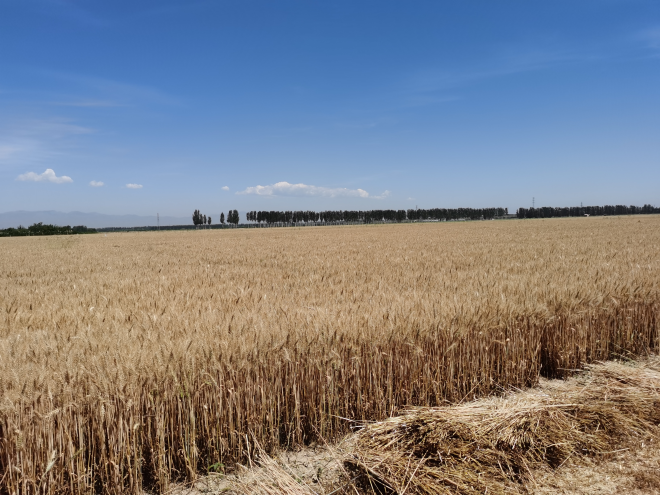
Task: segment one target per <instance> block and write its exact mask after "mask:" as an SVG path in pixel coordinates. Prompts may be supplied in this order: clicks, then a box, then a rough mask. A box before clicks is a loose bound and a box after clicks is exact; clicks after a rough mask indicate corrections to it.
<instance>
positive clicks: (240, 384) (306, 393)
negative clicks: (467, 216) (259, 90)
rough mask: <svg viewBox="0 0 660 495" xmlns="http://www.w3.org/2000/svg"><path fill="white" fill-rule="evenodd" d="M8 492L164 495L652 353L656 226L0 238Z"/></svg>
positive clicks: (644, 221) (0, 485) (659, 276)
mask: <svg viewBox="0 0 660 495" xmlns="http://www.w3.org/2000/svg"><path fill="white" fill-rule="evenodd" d="M0 252H1V253H2V256H1V257H0V311H1V314H2V317H0V493H24V494H28V493H50V494H55V493H135V494H137V493H140V492H141V490H142V489H143V488H149V489H152V490H154V491H156V492H161V493H162V492H164V491H166V490H167V489H168V487H169V486H170V483H172V482H173V481H180V480H193V479H195V477H197V476H198V475H199V474H203V473H206V472H209V471H217V470H221V469H223V468H224V467H228V466H231V465H232V464H234V463H236V462H242V461H244V460H245V459H246V458H248V457H250V456H252V455H253V454H254V449H255V442H258V444H259V445H260V446H262V447H264V448H265V449H266V450H267V451H269V450H272V449H274V448H278V447H284V448H287V447H295V446H299V445H302V444H306V443H309V442H312V441H317V440H319V439H320V438H323V439H328V440H332V439H334V438H337V437H339V436H340V435H343V434H345V433H346V432H347V431H349V429H350V426H351V424H352V423H351V421H349V420H356V421H359V420H380V419H384V418H386V417H388V416H392V415H396V413H397V411H400V410H402V409H403V408H406V407H409V406H415V405H429V406H435V405H441V404H446V403H456V402H459V401H462V400H466V399H472V398H474V397H480V396H485V395H488V394H492V393H497V392H499V391H501V390H503V389H506V388H509V387H525V386H529V385H533V384H534V383H535V382H536V381H537V379H538V377H539V376H540V375H545V376H553V377H558V376H563V375H566V374H569V373H571V371H572V370H575V369H577V368H579V367H581V366H582V365H583V364H584V363H587V362H592V361H596V360H601V359H607V358H610V357H613V356H621V355H623V356H626V355H639V354H644V353H646V352H648V351H649V350H657V348H658V337H659V330H660V325H659V323H658V316H659V309H660V305H659V303H660V297H659V291H658V289H659V288H658V280H660V217H659V216H655V215H648V216H644V217H639V216H637V217H601V218H568V219H548V220H522V221H519V220H507V221H484V222H465V223H460V222H447V223H415V224H402V225H372V226H353V227H316V228H283V229H245V230H242V229H236V230H222V231H203V230H200V231H187V232H186V231H184V232H167V233H165V232H151V233H122V234H108V235H107V236H105V235H100V234H99V235H87V236H66V237H64V236H62V237H28V238H3V239H0Z"/></svg>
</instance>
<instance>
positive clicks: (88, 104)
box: [50, 99, 126, 108]
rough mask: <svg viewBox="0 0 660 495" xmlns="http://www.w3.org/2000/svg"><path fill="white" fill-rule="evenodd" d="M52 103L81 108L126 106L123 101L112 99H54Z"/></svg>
mask: <svg viewBox="0 0 660 495" xmlns="http://www.w3.org/2000/svg"><path fill="white" fill-rule="evenodd" d="M50 104H51V105H54V106H58V107H79V108H113V107H125V106H126V105H125V104H123V103H118V102H116V101H111V100H94V99H90V100H70V101H66V100H65V101H53V102H51V103H50Z"/></svg>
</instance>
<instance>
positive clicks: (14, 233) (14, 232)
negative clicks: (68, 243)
mask: <svg viewBox="0 0 660 495" xmlns="http://www.w3.org/2000/svg"><path fill="white" fill-rule="evenodd" d="M72 234H96V229H90V228H87V227H85V226H84V225H76V226H75V227H71V226H70V225H65V226H59V225H51V224H43V223H42V222H39V223H35V224H32V225H30V226H29V227H27V228H26V227H23V226H22V225H19V226H18V228H8V229H4V230H0V237H21V236H29V235H72Z"/></svg>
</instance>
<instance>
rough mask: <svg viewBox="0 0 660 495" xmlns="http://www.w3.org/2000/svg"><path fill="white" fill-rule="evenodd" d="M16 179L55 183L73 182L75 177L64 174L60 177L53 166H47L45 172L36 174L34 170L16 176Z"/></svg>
mask: <svg viewBox="0 0 660 495" xmlns="http://www.w3.org/2000/svg"><path fill="white" fill-rule="evenodd" d="M16 180H22V181H31V182H52V183H54V184H65V183H67V182H73V179H72V178H71V177H68V176H66V175H62V176H60V177H58V176H57V175H55V171H54V170H53V169H52V168H47V169H46V171H45V172H44V173H43V174H36V173H34V172H28V173H26V174H21V175H19V176H18V177H16Z"/></svg>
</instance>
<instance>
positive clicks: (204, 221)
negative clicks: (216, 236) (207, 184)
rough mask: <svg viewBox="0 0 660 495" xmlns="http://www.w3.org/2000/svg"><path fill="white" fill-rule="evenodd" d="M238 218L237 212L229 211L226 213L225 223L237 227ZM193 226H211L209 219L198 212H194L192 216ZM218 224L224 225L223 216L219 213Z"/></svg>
mask: <svg viewBox="0 0 660 495" xmlns="http://www.w3.org/2000/svg"><path fill="white" fill-rule="evenodd" d="M239 220H240V218H239V216H238V210H229V211H228V212H227V218H226V222H227V223H229V224H233V225H238V222H239ZM192 221H193V225H196V226H199V225H211V223H212V221H211V217H210V216H208V217H207V216H206V215H203V214H202V213H200V211H199V210H195V211H194V212H193V215H192ZM220 224H222V225H224V224H225V214H224V213H220Z"/></svg>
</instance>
